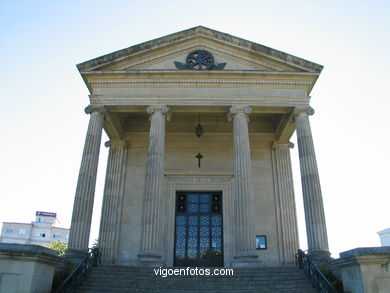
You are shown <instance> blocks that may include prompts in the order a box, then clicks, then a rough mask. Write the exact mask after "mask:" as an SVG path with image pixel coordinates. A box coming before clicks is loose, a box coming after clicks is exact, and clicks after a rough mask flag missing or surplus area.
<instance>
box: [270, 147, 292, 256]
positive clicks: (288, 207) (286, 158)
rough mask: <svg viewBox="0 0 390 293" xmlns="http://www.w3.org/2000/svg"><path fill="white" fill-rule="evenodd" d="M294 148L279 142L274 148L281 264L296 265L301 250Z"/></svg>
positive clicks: (273, 159)
mask: <svg viewBox="0 0 390 293" xmlns="http://www.w3.org/2000/svg"><path fill="white" fill-rule="evenodd" d="M292 147H294V144H292V143H279V142H276V143H274V144H273V146H272V162H273V172H274V186H275V199H276V214H277V219H278V235H279V251H280V261H281V263H295V254H296V253H297V251H298V249H299V240H298V224H297V214H296V208H295V197H294V185H293V176H292V168H291V158H290V148H292Z"/></svg>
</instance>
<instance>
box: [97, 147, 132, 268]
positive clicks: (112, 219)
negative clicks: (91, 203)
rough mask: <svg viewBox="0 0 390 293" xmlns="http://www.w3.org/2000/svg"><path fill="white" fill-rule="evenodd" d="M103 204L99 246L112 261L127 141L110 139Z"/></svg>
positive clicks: (104, 255)
mask: <svg viewBox="0 0 390 293" xmlns="http://www.w3.org/2000/svg"><path fill="white" fill-rule="evenodd" d="M105 146H106V147H109V153H108V161H107V170H106V180H105V184H104V194H103V205H102V213H101V217H100V229H99V248H100V250H101V252H102V258H103V260H104V261H107V262H112V263H113V262H114V261H115V259H116V254H117V251H118V245H119V242H118V237H119V233H120V231H119V228H120V216H121V210H122V209H121V204H122V196H123V185H124V184H123V183H124V176H125V167H126V158H127V143H126V141H124V140H110V141H108V142H106V143H105Z"/></svg>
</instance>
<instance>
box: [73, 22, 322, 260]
mask: <svg viewBox="0 0 390 293" xmlns="http://www.w3.org/2000/svg"><path fill="white" fill-rule="evenodd" d="M77 67H78V69H79V71H80V73H81V75H82V77H83V79H84V81H85V84H86V86H87V87H88V89H89V91H90V105H89V106H88V107H87V108H86V113H87V114H89V115H90V122H89V126H88V130H87V135H86V140H85V146H84V151H83V156H82V162H81V167H80V173H79V178H78V183H77V189H76V195H75V200H74V208H73V215H72V223H71V229H70V236H69V255H79V254H83V253H85V252H86V251H87V249H88V242H89V234H90V226H91V218H92V210H93V201H94V193H95V184H96V173H97V164H98V159H99V148H100V144H101V135H102V131H103V130H104V131H105V132H106V133H107V135H108V137H109V138H110V140H109V141H108V142H106V146H107V147H108V148H109V157H108V162H107V169H106V180H105V188H104V196H103V205H102V214H101V223H100V233H99V247H100V249H101V251H102V253H103V260H104V261H105V262H108V263H115V264H123V265H141V266H147V265H166V266H198V267H199V266H224V267H230V266H256V265H269V266H274V265H281V264H288V263H293V262H294V256H295V253H296V251H297V249H298V248H299V243H298V228H297V220H296V210H295V198H294V189H293V179H292V170H291V162H290V149H291V147H293V145H292V143H290V141H289V139H290V138H291V136H292V135H293V133H294V132H295V131H297V137H298V146H297V147H298V150H299V159H300V167H301V178H302V193H303V194H302V196H303V199H304V209H305V220H306V231H307V237H308V247H309V254H312V255H325V256H326V255H329V252H328V241H327V233H326V225H325V217H324V210H323V203H322V195H321V187H320V182H319V176H318V170H317V164H316V158H315V152H314V146H313V140H312V136H311V129H310V122H309V116H310V115H311V114H313V109H312V108H311V107H310V92H311V90H312V88H313V86H314V84H315V82H316V80H317V78H318V76H319V74H320V72H321V70H322V66H321V65H318V64H315V63H312V62H310V61H307V60H304V59H301V58H298V57H295V56H291V55H288V54H286V53H283V52H280V51H277V50H274V49H271V48H268V47H265V46H262V45H259V44H256V43H253V42H250V41H246V40H243V39H240V38H237V37H234V36H231V35H228V34H225V33H221V32H218V31H215V30H212V29H208V28H205V27H202V26H199V27H195V28H192V29H188V30H185V31H181V32H178V33H174V34H171V35H168V36H164V37H162V38H159V39H155V40H152V41H149V42H146V43H142V44H139V45H135V46H132V47H129V48H126V49H123V50H120V51H117V52H114V53H111V54H108V55H105V56H102V57H98V58H96V59H93V60H90V61H87V62H84V63H81V64H79V65H78V66H77ZM299 196H301V195H299Z"/></svg>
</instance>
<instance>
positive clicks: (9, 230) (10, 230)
mask: <svg viewBox="0 0 390 293" xmlns="http://www.w3.org/2000/svg"><path fill="white" fill-rule="evenodd" d="M13 231H14V229H12V228H11V227H7V229H6V230H5V232H6V233H12V232H13Z"/></svg>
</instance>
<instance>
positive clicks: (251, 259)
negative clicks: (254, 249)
mask: <svg viewBox="0 0 390 293" xmlns="http://www.w3.org/2000/svg"><path fill="white" fill-rule="evenodd" d="M258 257H259V256H258V255H255V254H251V253H237V254H235V255H234V257H233V262H232V266H233V267H235V268H245V267H246V268H248V267H250V268H253V267H262V266H264V264H263V262H262V261H261V260H260V259H259V258H258Z"/></svg>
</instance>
